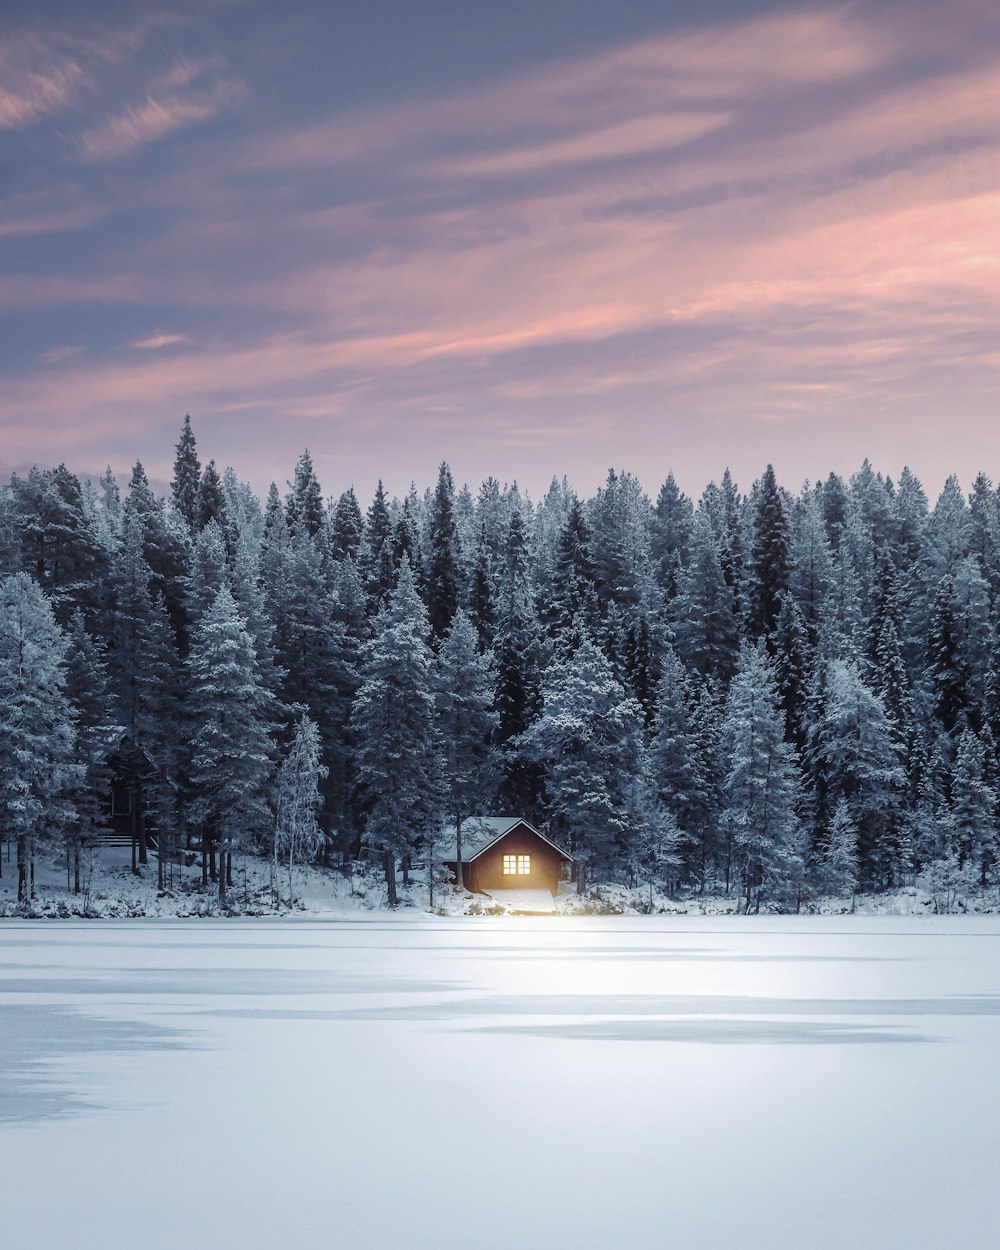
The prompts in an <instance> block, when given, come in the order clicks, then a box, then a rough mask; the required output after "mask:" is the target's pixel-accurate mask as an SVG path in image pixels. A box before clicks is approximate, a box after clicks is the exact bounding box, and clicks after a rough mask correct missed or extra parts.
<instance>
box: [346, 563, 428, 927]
mask: <svg viewBox="0 0 1000 1250" xmlns="http://www.w3.org/2000/svg"><path fill="white" fill-rule="evenodd" d="M429 632H430V628H429V623H428V619H427V611H426V609H425V608H424V605H423V604H422V603H421V601H420V596H419V595H418V594H417V591H416V588H415V586H414V584H413V575H412V573H411V572H410V566H409V563H408V562H407V561H405V560H404V562H403V565H402V567H401V568H400V571H399V581H398V583H397V585H396V589H395V591H394V592H393V595H392V599H391V601H390V603H389V606H388V608H386V609H385V611H384V612H383V613H382V614H381V615H380V616H379V618H378V620H377V621H376V626H375V636H374V637H373V638H372V640H371V642H370V643H368V645H367V647H366V649H365V656H364V665H363V668H362V684H361V687H360V689H359V690H358V694H357V697H356V699H355V701H354V713H353V723H354V731H355V734H356V740H357V746H356V760H357V775H358V782H359V784H360V786H361V791H362V795H363V803H364V820H365V843H366V844H367V845H368V846H369V847H370V848H371V849H372V850H375V851H377V852H378V853H379V854H380V855H381V856H382V859H383V864H384V869H385V879H386V886H387V891H388V901H389V905H390V906H393V907H394V906H396V904H397V903H398V902H399V896H398V893H397V886H396V864H397V860H398V859H399V858H400V857H405V856H409V855H410V854H411V853H412V852H413V851H414V850H415V848H416V846H417V844H418V842H419V840H420V839H421V838H422V837H424V836H427V835H428V834H429V832H430V831H431V830H432V828H433V827H434V826H435V825H436V823H437V822H438V820H439V819H440V812H441V800H442V795H441V773H440V759H439V742H438V734H437V729H436V725H435V718H434V666H433V655H432V652H431V649H430V646H429V643H428V636H429Z"/></svg>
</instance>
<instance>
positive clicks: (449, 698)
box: [428, 610, 497, 886]
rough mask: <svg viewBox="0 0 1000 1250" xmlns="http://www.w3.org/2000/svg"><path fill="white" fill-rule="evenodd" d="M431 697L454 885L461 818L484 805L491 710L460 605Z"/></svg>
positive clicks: (486, 669) (483, 669)
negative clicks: (452, 842)
mask: <svg viewBox="0 0 1000 1250" xmlns="http://www.w3.org/2000/svg"><path fill="white" fill-rule="evenodd" d="M435 698H436V706H437V727H438V733H439V735H440V740H441V749H442V757H443V780H444V785H445V794H446V798H445V803H446V807H447V811H448V815H449V817H450V819H452V820H454V822H455V831H456V839H457V843H458V872H459V877H458V885H459V886H464V885H465V881H464V879H463V877H462V822H463V821H464V820H465V819H466V818H467V817H468V816H471V815H473V814H474V813H475V812H476V811H477V810H478V811H480V812H482V811H485V810H486V804H485V802H484V800H485V798H486V796H487V795H488V793H489V783H488V772H489V770H488V765H489V763H490V756H491V739H492V735H493V732H494V730H495V728H496V725H497V715H496V711H495V710H494V707H493V684H492V672H491V669H490V664H489V661H488V660H487V659H486V658H485V657H484V656H483V655H482V654H481V653H480V651H479V646H478V637H477V635H476V630H475V626H474V625H473V624H472V622H471V621H470V620H469V618H468V617H467V616H466V615H465V613H464V612H462V611H461V610H459V611H458V612H457V613H456V614H455V617H454V619H453V620H452V623H451V628H450V629H449V630H448V633H447V634H446V635H445V638H444V641H443V642H442V644H441V650H440V652H439V654H438V663H437V681H436V693H435ZM428 871H430V869H429V870H428Z"/></svg>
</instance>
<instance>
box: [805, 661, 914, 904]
mask: <svg viewBox="0 0 1000 1250" xmlns="http://www.w3.org/2000/svg"><path fill="white" fill-rule="evenodd" d="M809 752H810V755H811V756H812V757H813V759H814V760H815V761H816V766H817V769H818V771H819V772H820V773H821V775H822V777H823V783H824V784H823V801H822V804H821V805H820V808H819V811H818V821H819V827H818V830H817V841H816V842H815V843H814V846H815V847H817V848H819V849H820V851H821V850H822V848H823V843H824V840H825V837H826V834H827V831H828V830H829V828H830V823H831V821H832V818H833V814H834V812H835V811H836V807H837V804H838V803H839V802H840V801H841V800H843V801H844V802H845V803H846V804H847V808H848V811H849V813H850V817H851V820H852V822H853V824H854V827H855V829H856V830H857V834H858V872H859V879H860V881H861V884H862V885H864V886H866V887H869V888H884V887H885V886H887V885H889V884H890V883H891V882H892V880H893V874H894V870H895V866H896V863H897V859H898V837H899V830H900V825H901V820H900V804H901V801H902V796H903V794H904V792H905V785H906V778H905V775H904V773H903V770H902V767H901V766H900V752H899V746H898V744H897V742H896V741H895V739H894V737H893V732H892V725H891V723H890V722H889V719H888V717H887V715H886V712H885V708H884V707H883V706H882V703H881V702H880V700H879V699H878V698H877V697H876V695H875V694H874V693H873V692H872V691H871V690H870V689H869V688H868V687H867V686H866V685H865V683H864V681H863V680H862V677H861V674H860V672H859V670H858V667H857V665H856V664H852V663H849V662H846V661H843V660H834V661H832V662H831V663H830V664H829V666H828V671H827V678H826V697H825V705H824V707H823V709H822V712H821V713H820V715H819V716H818V717H817V720H816V722H815V724H814V725H813V726H812V728H811V732H810V738H809Z"/></svg>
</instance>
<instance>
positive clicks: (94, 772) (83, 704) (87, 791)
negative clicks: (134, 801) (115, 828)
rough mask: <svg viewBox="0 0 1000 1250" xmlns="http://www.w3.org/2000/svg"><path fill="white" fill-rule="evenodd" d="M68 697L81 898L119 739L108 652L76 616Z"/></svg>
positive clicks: (71, 841) (72, 841)
mask: <svg viewBox="0 0 1000 1250" xmlns="http://www.w3.org/2000/svg"><path fill="white" fill-rule="evenodd" d="M66 698H67V700H68V702H69V706H70V708H71V711H72V715H73V719H74V723H75V725H76V743H75V752H74V760H75V763H76V764H77V765H78V767H79V769H80V772H79V780H78V782H77V784H76V785H75V786H74V787H73V789H72V792H71V794H70V799H71V801H72V804H73V807H74V809H75V812H76V819H75V820H74V821H73V822H72V823H71V824H69V825H67V826H66V830H65V832H66V834H67V835H68V836H67V842H66V850H67V863H66V876H67V882H69V881H72V889H73V892H74V894H79V893H80V888H81V886H80V875H81V869H82V859H83V856H84V854H85V852H86V851H87V850H88V849H89V848H91V847H92V846H93V845H94V844H95V842H96V840H97V838H98V837H99V836H100V833H101V831H102V830H103V829H104V827H105V823H106V817H105V810H104V801H105V797H106V795H107V794H108V792H109V789H110V786H111V773H110V770H109V768H108V757H109V755H110V754H111V752H112V750H113V749H114V747H115V746H116V745H117V742H118V740H119V739H120V736H121V732H122V729H121V726H119V725H116V724H115V720H114V713H113V711H112V704H111V690H110V684H109V680H108V668H107V664H106V662H105V658H104V648H103V647H102V646H100V644H98V643H97V642H96V641H95V640H94V639H93V638H92V637H91V636H90V634H88V633H87V629H86V626H85V624H84V620H83V615H82V613H80V612H79V611H78V612H76V613H74V615H73V619H72V621H71V622H70V627H69V631H68V635H67V652H66Z"/></svg>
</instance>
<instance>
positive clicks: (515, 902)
mask: <svg viewBox="0 0 1000 1250" xmlns="http://www.w3.org/2000/svg"><path fill="white" fill-rule="evenodd" d="M485 893H486V894H487V895H488V896H489V897H490V898H492V899H493V900H494V901H496V902H497V903H502V904H503V906H504V907H507V908H509V909H510V910H511V911H512V912H529V913H531V914H532V915H535V916H538V915H545V914H547V913H551V912H554V911H555V910H556V901H555V899H554V898H553V897H552V892H551V890H504V889H499V890H487V891H485Z"/></svg>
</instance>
